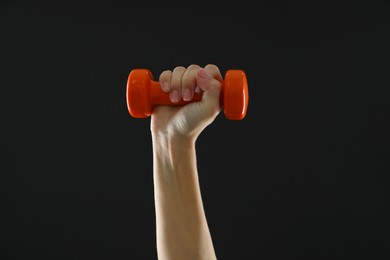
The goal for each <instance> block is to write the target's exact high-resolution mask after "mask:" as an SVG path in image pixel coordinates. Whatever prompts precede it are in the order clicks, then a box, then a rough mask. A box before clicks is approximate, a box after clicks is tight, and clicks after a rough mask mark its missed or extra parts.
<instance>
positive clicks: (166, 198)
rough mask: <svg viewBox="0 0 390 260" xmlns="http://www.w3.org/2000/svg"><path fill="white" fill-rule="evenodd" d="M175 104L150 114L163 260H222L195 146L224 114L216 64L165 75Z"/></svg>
mask: <svg viewBox="0 0 390 260" xmlns="http://www.w3.org/2000/svg"><path fill="white" fill-rule="evenodd" d="M159 82H160V86H161V89H162V90H163V91H164V92H166V93H167V94H168V95H169V96H170V99H171V101H172V102H174V103H176V102H179V101H180V100H181V99H183V100H185V101H191V99H192V98H193V95H194V93H202V100H201V101H199V102H191V103H189V104H186V105H184V106H157V107H155V108H154V110H153V113H152V115H151V125H150V127H151V135H152V144H153V179H154V198H155V212H156V239H157V254H158V259H159V260H176V259H178V260H184V259H185V260H187V259H196V260H203V259H207V260H212V259H217V257H216V254H215V250H214V246H213V242H212V238H211V234H210V230H209V228H208V224H207V219H206V215H205V212H204V208H203V202H202V197H201V192H200V186H199V179H198V170H197V161H196V150H195V144H196V140H197V137H198V136H199V134H200V133H201V132H202V131H203V130H204V129H205V128H206V127H207V126H208V125H209V124H211V123H212V122H213V121H214V119H215V118H216V117H217V115H218V114H219V113H220V111H221V107H220V104H219V95H220V91H221V82H222V76H221V73H220V71H219V68H218V67H217V66H216V65H213V64H209V65H207V66H205V67H203V68H202V67H200V66H199V65H195V64H193V65H190V66H188V67H183V66H178V67H175V68H174V69H173V70H166V71H163V72H162V73H161V74H160V77H159Z"/></svg>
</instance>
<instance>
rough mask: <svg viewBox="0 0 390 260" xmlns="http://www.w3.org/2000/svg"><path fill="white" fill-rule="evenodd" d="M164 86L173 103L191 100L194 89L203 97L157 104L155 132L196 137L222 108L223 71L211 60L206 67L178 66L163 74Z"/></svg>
mask: <svg viewBox="0 0 390 260" xmlns="http://www.w3.org/2000/svg"><path fill="white" fill-rule="evenodd" d="M159 82H160V86H161V89H162V90H163V91H164V92H166V93H168V94H169V96H170V99H171V101H172V102H173V103H177V102H179V101H180V100H181V99H183V100H184V101H190V100H191V99H192V97H193V95H194V93H202V100H201V101H199V102H191V103H188V104H186V105H182V106H157V107H155V108H154V109H153V112H152V115H151V131H152V133H153V135H155V136H160V135H159V134H162V135H163V136H165V137H173V136H178V137H186V138H187V137H189V138H194V139H195V138H196V137H197V136H198V135H199V134H200V133H201V132H202V130H203V129H204V128H205V127H206V126H208V125H209V124H210V123H211V122H212V121H214V119H215V118H216V117H217V115H218V114H219V112H220V111H221V106H220V102H219V99H220V91H221V82H222V75H221V73H220V71H219V68H218V67H217V66H215V65H213V64H209V65H207V66H205V67H204V68H201V67H200V66H198V65H190V66H188V67H187V68H185V67H183V66H178V67H175V68H174V69H173V71H171V70H166V71H164V72H162V73H161V74H160V77H159Z"/></svg>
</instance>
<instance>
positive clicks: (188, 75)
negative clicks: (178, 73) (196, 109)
mask: <svg viewBox="0 0 390 260" xmlns="http://www.w3.org/2000/svg"><path fill="white" fill-rule="evenodd" d="M199 69H200V66H198V65H195V64H192V65H190V66H188V67H187V70H186V71H185V72H184V74H183V78H182V82H181V86H182V89H181V90H182V93H183V100H184V101H190V100H191V99H192V98H193V97H194V92H195V87H196V85H197V84H196V73H197V72H198V70H199Z"/></svg>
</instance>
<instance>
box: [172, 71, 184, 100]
mask: <svg viewBox="0 0 390 260" xmlns="http://www.w3.org/2000/svg"><path fill="white" fill-rule="evenodd" d="M185 71H186V68H185V67H183V66H178V67H176V68H174V69H173V71H172V77H171V90H170V94H169V97H170V99H171V101H172V102H173V103H177V102H179V101H180V100H181V85H182V84H181V83H182V78H183V74H184V72H185Z"/></svg>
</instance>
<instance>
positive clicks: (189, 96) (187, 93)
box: [183, 88, 192, 101]
mask: <svg viewBox="0 0 390 260" xmlns="http://www.w3.org/2000/svg"><path fill="white" fill-rule="evenodd" d="M191 99H192V93H191V90H189V89H188V88H186V89H185V90H184V93H183V100H184V101H189V100H191Z"/></svg>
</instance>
